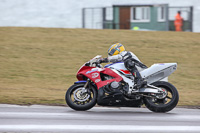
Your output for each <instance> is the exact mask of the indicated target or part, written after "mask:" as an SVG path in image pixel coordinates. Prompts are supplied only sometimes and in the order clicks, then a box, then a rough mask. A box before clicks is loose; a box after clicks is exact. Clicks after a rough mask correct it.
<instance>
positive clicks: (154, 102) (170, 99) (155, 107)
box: [144, 81, 179, 112]
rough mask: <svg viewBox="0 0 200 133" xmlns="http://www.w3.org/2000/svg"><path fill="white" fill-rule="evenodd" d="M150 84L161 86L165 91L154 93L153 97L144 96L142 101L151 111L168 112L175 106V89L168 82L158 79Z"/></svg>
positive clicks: (176, 99)
mask: <svg viewBox="0 0 200 133" xmlns="http://www.w3.org/2000/svg"><path fill="white" fill-rule="evenodd" d="M152 85H154V86H156V87H159V88H161V89H162V90H163V91H164V92H165V93H163V95H158V94H156V95H155V97H146V98H145V99H144V103H145V105H146V107H147V108H148V109H149V110H151V111H153V112H168V111H170V110H172V109H173V108H175V107H176V105H177V104H178V101H179V94H178V91H177V89H176V88H175V87H174V86H173V85H172V84H170V83H168V82H164V81H158V82H155V83H153V84H152Z"/></svg>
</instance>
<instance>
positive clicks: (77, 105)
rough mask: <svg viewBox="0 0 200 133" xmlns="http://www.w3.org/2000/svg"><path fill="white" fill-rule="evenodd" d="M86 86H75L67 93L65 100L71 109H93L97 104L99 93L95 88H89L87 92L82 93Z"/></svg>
mask: <svg viewBox="0 0 200 133" xmlns="http://www.w3.org/2000/svg"><path fill="white" fill-rule="evenodd" d="M83 87H84V84H74V85H72V86H71V87H70V88H69V89H68V90H67V92H66V95H65V100H66V103H67V104H68V106H69V107H71V108H72V109H74V110H77V111H84V110H88V109H91V108H92V107H93V106H95V104H96V99H97V91H96V89H95V88H94V87H92V86H91V88H87V90H88V91H87V92H85V93H82V89H83Z"/></svg>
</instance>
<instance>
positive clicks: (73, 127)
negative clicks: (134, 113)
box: [0, 125, 200, 132]
mask: <svg viewBox="0 0 200 133" xmlns="http://www.w3.org/2000/svg"><path fill="white" fill-rule="evenodd" d="M63 130H64V131H67V130H72V131H73V130H74V131H117V132H131V131H148V132H152V131H165V132H172V131H173V132H175V131H177V132H180V131H181V132H200V126H137V125H0V131H63Z"/></svg>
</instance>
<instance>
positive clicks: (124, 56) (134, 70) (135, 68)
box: [101, 51, 147, 89]
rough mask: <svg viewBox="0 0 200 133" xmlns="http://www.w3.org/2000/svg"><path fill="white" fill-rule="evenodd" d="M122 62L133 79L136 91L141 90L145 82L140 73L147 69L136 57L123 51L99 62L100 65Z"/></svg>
mask: <svg viewBox="0 0 200 133" xmlns="http://www.w3.org/2000/svg"><path fill="white" fill-rule="evenodd" d="M119 61H122V62H124V65H125V67H126V68H127V69H128V70H129V71H130V72H131V74H132V75H133V76H134V78H135V83H136V85H137V86H136V87H135V88H136V89H139V88H141V87H142V86H143V85H145V84H146V82H145V81H143V79H142V77H141V75H140V73H139V72H140V71H142V70H144V69H146V68H147V66H146V65H144V64H143V63H142V62H141V61H140V60H139V59H138V57H137V56H136V55H135V54H133V53H132V52H130V51H123V52H121V53H120V54H118V55H114V56H108V57H107V58H103V59H102V60H101V63H107V62H113V63H114V62H119Z"/></svg>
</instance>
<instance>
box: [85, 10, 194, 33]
mask: <svg viewBox="0 0 200 133" xmlns="http://www.w3.org/2000/svg"><path fill="white" fill-rule="evenodd" d="M177 11H181V16H182V17H183V19H184V23H183V31H192V23H193V15H192V14H193V7H168V13H169V19H168V20H169V30H171V31H174V30H175V27H174V19H175V15H176V14H177ZM82 19H83V20H82V25H83V26H82V27H83V28H88V29H115V28H116V27H119V26H120V25H124V24H123V23H113V8H112V7H103V8H83V9H82ZM124 26H126V25H124Z"/></svg>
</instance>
